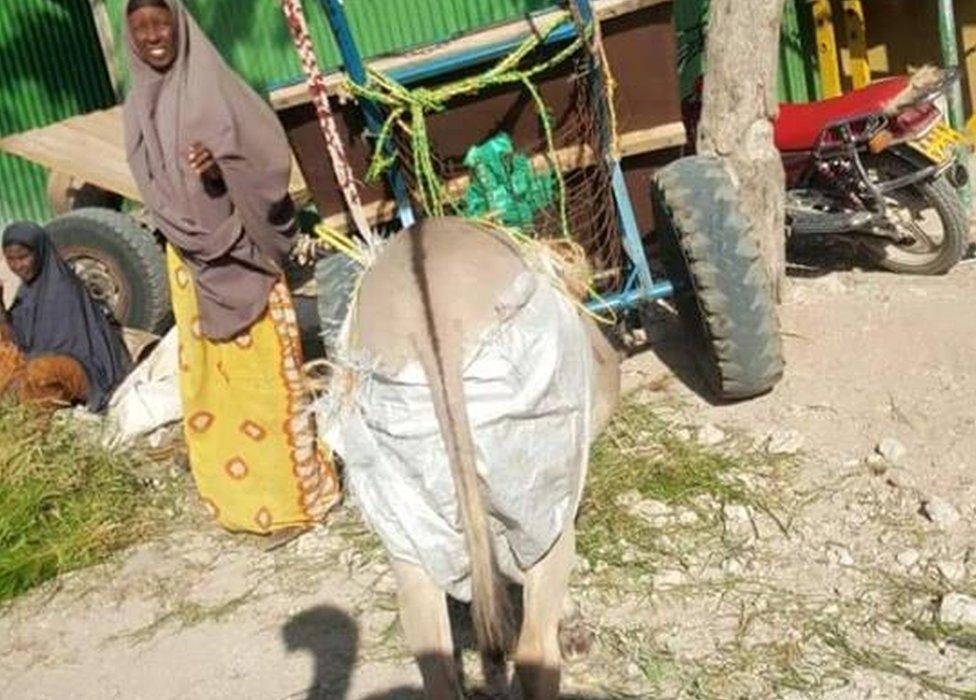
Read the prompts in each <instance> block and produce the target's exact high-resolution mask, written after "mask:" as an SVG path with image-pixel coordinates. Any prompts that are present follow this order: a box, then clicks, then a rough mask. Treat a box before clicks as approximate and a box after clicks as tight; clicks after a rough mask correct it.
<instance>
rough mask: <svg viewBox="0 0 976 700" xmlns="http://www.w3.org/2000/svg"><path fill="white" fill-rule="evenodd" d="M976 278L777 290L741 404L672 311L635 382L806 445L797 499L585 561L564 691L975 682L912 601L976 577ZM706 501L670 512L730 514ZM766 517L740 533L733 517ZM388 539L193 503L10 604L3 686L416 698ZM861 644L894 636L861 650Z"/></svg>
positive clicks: (725, 422) (681, 403) (820, 688)
mask: <svg viewBox="0 0 976 700" xmlns="http://www.w3.org/2000/svg"><path fill="white" fill-rule="evenodd" d="M974 298H976V264H973V263H966V264H963V265H961V266H960V267H959V268H957V269H956V270H955V271H954V272H953V273H952V274H950V275H949V276H947V277H944V278H931V279H929V278H925V279H923V278H910V277H898V276H894V275H888V274H884V273H865V272H858V271H846V272H836V273H832V274H830V275H828V276H823V277H819V278H813V279H796V280H795V281H794V284H793V292H792V294H791V298H790V301H789V302H788V303H787V304H785V305H784V306H783V307H782V311H781V315H782V326H783V330H784V332H785V337H786V340H785V345H786V355H787V361H788V371H787V375H786V377H785V378H784V380H783V382H782V384H781V385H780V386H779V387H777V389H776V390H775V391H774V392H773V393H772V394H770V395H768V396H765V397H762V398H759V399H756V400H753V401H749V402H746V403H740V404H735V405H728V406H714V405H711V404H709V403H708V402H707V401H705V400H703V399H702V398H700V397H699V395H698V394H697V393H696V392H695V390H694V387H695V385H696V380H695V376H694V373H693V372H692V371H691V368H690V365H689V363H688V361H687V360H688V358H687V353H686V351H685V348H684V345H683V343H682V340H681V335H680V332H678V328H677V327H676V325H675V324H674V323H672V322H666V321H665V322H661V323H660V325H659V327H658V328H657V330H656V331H655V332H654V333H653V335H654V336H655V337H654V349H653V350H652V351H649V352H645V353H643V354H640V355H638V356H636V357H634V358H631V359H630V360H628V362H627V363H626V366H625V380H626V383H627V385H628V386H629V387H637V386H648V385H650V386H654V387H657V389H656V391H654V392H653V396H652V400H653V401H655V402H658V403H659V404H660V406H661V415H662V416H665V417H666V419H667V420H668V421H669V422H670V423H672V424H673V426H674V430H675V431H679V432H683V433H684V435H685V436H686V437H688V436H690V438H691V439H692V440H694V439H696V435H698V434H699V431H701V429H702V428H705V427H706V426H707V429H708V430H709V431H712V428H717V429H718V435H717V436H715V435H714V431H713V436H712V437H711V438H708V439H709V441H710V442H713V443H716V444H717V445H718V447H717V449H729V450H733V449H734V450H746V451H750V450H752V451H757V452H759V453H764V452H765V453H768V452H769V450H770V441H772V443H773V447H772V449H773V450H774V451H776V450H781V451H782V452H785V453H787V454H788V455H794V456H793V457H792V459H794V460H795V461H796V466H795V468H794V471H793V472H791V474H790V475H789V477H788V478H786V479H783V480H774V479H767V478H766V476H764V475H760V476H754V477H752V478H751V481H750V483H751V484H752V486H753V487H754V489H755V492H756V493H757V494H759V495H760V496H761V495H763V494H770V493H773V492H775V494H776V496H777V498H776V499H774V500H776V502H777V503H780V502H782V503H788V506H784V508H785V510H784V512H786V511H787V510H788V512H789V514H790V517H789V520H788V522H787V525H786V526H784V527H782V528H776V527H771V522H772V520H771V519H769V518H767V517H765V515H764V514H763V513H764V512H765V511H763V512H760V509H759V508H757V507H753V506H743V507H741V508H739V510H735V511H730V510H729V506H728V505H725V506H723V505H722V504H709V503H708V502H704V505H703V508H704V509H707V508H713V510H714V511H715V512H716V513H717V514H718V516H720V518H721V520H722V522H723V523H724V528H725V533H726V534H724V535H722V536H721V537H718V538H713V539H710V540H709V539H707V538H705V539H700V540H695V542H699V541H700V542H701V546H700V547H699V546H698V545H695V546H694V547H692V549H694V550H695V551H694V552H692V553H691V554H690V555H688V556H683V557H676V556H671V555H669V554H667V553H665V554H662V555H661V561H660V562H655V564H656V573H655V574H654V576H653V577H652V578H651V579H650V580H648V581H646V585H643V586H641V587H638V588H637V589H631V590H630V591H620V590H618V591H611V592H608V591H607V590H605V589H604V588H601V587H600V586H599V585H598V580H599V579H598V577H597V575H596V573H593V572H587V571H585V569H586V567H585V566H584V572H583V573H582V574H580V575H579V576H578V577H577V582H576V587H575V592H576V596H577V599H578V600H579V604H580V607H581V610H582V612H583V614H584V615H585V616H586V617H587V619H589V620H591V621H592V624H593V626H594V628H595V630H596V633H597V643H596V646H595V648H594V651H593V652H592V654H591V657H590V658H589V659H588V660H586V661H584V662H582V663H580V664H577V665H576V666H573V667H571V668H570V669H569V670H568V672H567V681H566V685H567V687H568V690H571V691H573V692H578V693H579V694H580V695H582V696H585V697H620V696H621V695H623V694H624V693H628V694H629V696H630V697H648V698H649V697H655V698H658V697H660V698H664V697H729V698H731V697H749V698H760V697H797V698H799V697H817V698H819V697H824V698H837V699H840V698H896V697H898V698H907V697H942V695H941V693H942V692H943V691H944V688H943V690H939V687H937V685H933V684H932V683H927V682H925V681H924V680H921V681H920V680H919V677H920V676H921V677H926V678H927V677H929V676H931V677H933V678H934V677H938V678H939V679H941V680H940V681H939V682H940V683H942V682H944V683H945V684H946V687H950V686H951V688H956V689H958V688H967V687H968V689H969V691H970V692H972V691H973V688H972V686H973V684H974V679H976V654H974V653H973V652H972V651H967V649H966V648H965V645H958V644H953V643H951V640H950V642H946V640H945V639H939V640H935V641H932V640H928V641H926V640H922V639H921V638H920V637H919V635H918V634H917V633H916V634H911V633H909V631H908V629H909V622H908V621H909V618H911V616H912V615H914V614H915V613H918V614H921V615H924V614H927V613H926V612H925V611H927V610H929V609H930V608H931V607H932V606H936V607H938V605H939V601H940V600H941V599H942V597H943V596H945V595H947V594H948V593H949V592H951V591H959V592H966V591H971V590H972V588H973V585H974V580H976V578H974V577H976V561H970V559H971V557H972V554H973V552H972V551H971V549H970V548H971V546H972V544H973V543H974V542H976V537H974V535H976V457H974V455H976V403H974V401H973V399H972V397H973V396H976V372H974V367H976V342H974V340H976V310H974V308H973V299H974ZM672 376H673V377H675V379H672V380H669V379H668V377H672ZM733 435H735V436H740V437H739V438H737V440H738V441H737V442H735V444H734V445H733V444H732V442H733V441H732V439H731V436H733ZM886 438H893V439H895V440H897V441H898V443H900V445H901V446H902V447H903V448H904V454H902V455H899V456H898V457H897V459H894V460H892V461H893V462H894V463H887V462H885V463H882V462H880V461H879V459H878V458H877V457H872V454H873V453H874V452H875V448H876V446H877V445H878V444H879V443H880V442H882V441H883V440H885V439H886ZM726 443H728V445H729V446H728V447H727V448H723V447H722V445H723V444H726ZM811 494H812V495H811ZM801 496H802V498H801ZM933 498H937V499H941V500H940V501H939V502H940V503H941V502H942V501H944V502H946V503H948V504H949V506H950V509H951V511H954V512H955V517H950V518H949V520H950V521H951V522H949V521H947V522H945V523H943V524H942V525H939V524H935V523H932V522H930V521H929V520H928V519H926V518H925V517H924V516H923V511H924V508H925V504H926V503H930V502H932V500H933ZM756 502H757V503H758V502H759V497H758V496H757V501H756ZM766 502H772V501H771V500H770V501H766ZM702 513H703V511H699V513H698V515H697V516H692V517H691V518H690V519H689V518H685V515H684V514H683V513H678V512H675V513H672V514H671V515H673V516H674V517H675V518H677V521H678V522H686V521H689V520H690V521H692V522H693V521H694V517H698V518H704V519H705V521H706V522H711V520H709V519H708V518H709V517H710V516H708V515H707V514H705V515H703V514H702ZM770 513H772V510H770ZM671 515H668V514H667V513H665V516H664V517H671ZM351 517H352V516H351V515H349V514H348V513H347V515H346V520H349V518H351ZM780 519H781V520H783V521H784V522H786V518H785V517H783V518H780ZM177 520H180V518H177ZM180 521H181V520H180ZM749 521H751V526H747V527H746V528H745V530H746V532H745V534H744V535H743V536H742V538H740V539H738V540H732V539H730V535H729V534H728V533H729V532H731V531H732V530H734V529H735V528H734V527H732V526H731V525H730V523H731V524H732V525H734V523H735V522H739V524H740V525H741V524H742V523H743V522H749ZM181 522H182V521H181ZM716 522H717V520H716ZM693 529H694V528H687V531H688V535H687V536H688V537H689V538H694V537H698V536H699V535H696V534H692V532H691V530H693ZM668 532H669V533H671V534H669V535H668V537H670V538H672V539H673V538H675V537H676V535H675V534H674V533H675V532H678V535H677V536H678V537H680V533H681V532H682V531H681V530H680V529H679V530H677V531H675V530H669V531H668ZM696 532H698V531H696ZM702 532H704V530H702ZM699 534H700V532H699ZM662 537H663V536H662ZM369 542H370V539H369V536H368V535H366V534H364V533H363V532H362V531H361V530H360V529H359V528H358V526H356V525H355V524H354V523H351V522H345V523H340V524H338V525H336V526H335V527H333V528H330V529H329V530H327V531H324V532H321V533H318V534H315V535H311V536H306V537H303V538H301V539H300V540H298V541H297V542H296V543H294V544H293V545H290V546H289V547H286V548H284V549H282V550H279V551H277V552H274V553H262V552H260V551H259V550H258V549H257V548H255V547H254V546H253V545H250V544H248V543H246V542H241V541H239V540H233V539H231V538H228V537H226V536H224V535H222V534H220V533H218V532H216V531H213V530H212V529H210V528H208V527H189V526H186V525H185V524H183V525H181V524H177V525H176V527H175V530H174V532H173V533H172V534H170V535H169V536H167V537H166V538H163V539H160V540H158V541H155V542H152V543H148V544H145V545H142V546H140V547H138V548H135V549H133V550H131V551H129V552H126V553H123V554H122V555H120V556H119V557H117V559H116V560H115V561H113V562H111V563H110V564H108V565H105V566H101V567H98V568H96V569H93V570H88V571H83V572H78V573H75V574H72V575H70V576H67V577H65V578H64V579H62V580H61V581H59V582H57V583H55V584H52V585H49V586H45V587H43V588H42V589H40V590H38V591H36V592H34V593H32V594H29V595H27V596H25V597H24V598H22V599H20V600H19V601H17V602H16V603H15V604H14V605H12V606H11V607H9V608H8V609H6V610H3V611H0V627H2V629H3V633H2V634H0V697H3V698H17V699H24V700H27V699H30V700H40V699H42V698H50V699H52V700H53V699H54V698H58V699H60V698H66V697H71V698H78V699H82V698H91V699H93V700H94V699H96V698H97V699H99V700H102V699H105V698H126V699H128V698H147V699H148V698H153V699H158V700H165V699H168V698H173V699H175V698H180V699H181V700H195V699H200V700H203V699H204V698H206V699H208V700H215V699H221V698H227V699H230V698H247V699H249V698H254V699H255V700H285V699H303V700H304V699H306V698H307V699H308V700H311V699H313V698H337V699H338V698H350V699H360V698H413V697H419V694H418V690H417V687H418V683H419V681H418V674H417V672H416V671H415V669H414V667H413V665H412V664H411V662H410V660H409V658H407V656H406V655H405V653H404V650H403V648H402V646H401V643H400V641H399V634H398V630H397V628H396V624H395V621H396V618H395V613H394V611H393V598H392V590H393V584H392V579H391V577H390V575H389V571H388V569H387V567H386V564H385V562H384V561H383V559H382V556H381V555H379V554H378V553H377V552H376V550H375V548H374V547H372V546H370V545H369ZM886 574H897V575H898V577H899V578H898V580H899V581H909V582H910V581H915V582H918V584H919V586H918V588H917V590H916V589H911V590H910V591H909V592H908V593H906V594H905V595H904V596H900V597H892V596H891V595H889V593H890V592H891V591H890V590H889V589H888V588H885V587H884V586H883V585H882V584H880V583H879V580H880V579H881V577H883V576H884V575H886ZM642 580H643V579H642ZM933 587H934V588H933ZM913 591H914V592H913ZM919 611H921V612H919ZM824 630H832V632H831V633H830V634H828V633H827V632H825V631H824ZM838 640H841V641H838ZM859 644H864V645H867V644H871V645H873V646H872V647H871V649H873V650H874V652H875V653H874V655H873V656H871V655H868V654H856V653H854V652H856V651H857V650H858V649H859V648H860V647H858V645H859ZM852 650H853V651H852ZM892 659H894V661H892ZM696 674H697V675H696ZM689 679H690V680H689ZM696 679H697V680H696ZM716 679H718V680H716ZM695 688H697V690H695ZM706 691H707V692H706ZM957 696H958V697H971V696H961V695H957Z"/></svg>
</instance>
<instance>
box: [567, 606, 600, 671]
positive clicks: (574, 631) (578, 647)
mask: <svg viewBox="0 0 976 700" xmlns="http://www.w3.org/2000/svg"><path fill="white" fill-rule="evenodd" d="M592 646H593V632H592V631H591V630H590V629H589V628H588V627H587V626H586V623H585V622H584V621H583V616H582V615H579V614H578V613H577V614H575V615H573V616H571V617H567V618H565V619H563V620H561V621H560V622H559V651H560V653H561V654H562V657H563V661H565V662H566V663H572V662H574V661H579V660H580V659H582V658H584V657H585V656H586V655H587V654H589V653H590V648H591V647H592Z"/></svg>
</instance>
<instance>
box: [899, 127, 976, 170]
mask: <svg viewBox="0 0 976 700" xmlns="http://www.w3.org/2000/svg"><path fill="white" fill-rule="evenodd" d="M964 143H966V139H965V137H964V136H963V135H962V134H960V133H959V132H958V131H956V130H955V129H953V128H952V127H951V126H949V125H948V124H946V123H945V122H939V123H938V124H936V125H935V127H934V128H933V129H932V130H931V131H930V132H929V133H927V134H926V135H925V136H924V137H923V138H920V139H916V140H914V141H909V142H908V145H909V146H911V147H912V148H914V149H915V150H916V151H918V152H919V153H921V154H922V155H924V156H925V157H926V158H928V159H929V160H931V161H932V162H933V163H937V164H940V165H941V164H942V163H945V162H946V161H947V160H950V159H951V158H953V157H954V156H955V154H956V148H958V147H959V146H961V145H963V144H964Z"/></svg>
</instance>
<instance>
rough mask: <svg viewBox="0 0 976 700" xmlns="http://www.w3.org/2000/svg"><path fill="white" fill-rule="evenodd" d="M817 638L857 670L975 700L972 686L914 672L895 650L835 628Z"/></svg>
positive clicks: (953, 696) (946, 694)
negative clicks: (867, 643)
mask: <svg viewBox="0 0 976 700" xmlns="http://www.w3.org/2000/svg"><path fill="white" fill-rule="evenodd" d="M821 637H822V639H823V641H824V643H825V644H827V646H829V647H830V648H831V649H833V650H834V652H835V653H836V654H837V655H838V656H840V657H841V658H843V659H845V660H846V661H847V662H848V663H849V664H850V665H852V666H854V667H856V668H858V669H870V670H873V671H879V672H882V673H887V674H890V675H893V676H900V677H902V678H905V679H908V680H911V681H913V682H915V683H917V684H918V685H920V686H921V687H923V688H925V689H926V690H930V691H933V692H936V693H941V694H942V695H945V696H947V697H951V698H961V699H962V700H976V688H961V687H959V686H955V685H950V684H949V683H947V682H945V681H944V680H942V679H940V678H936V677H934V676H933V675H931V674H929V673H927V672H926V671H924V670H923V671H917V670H915V669H913V668H911V667H910V666H909V665H908V663H906V661H905V660H904V659H903V658H902V657H901V655H899V654H897V653H896V652H893V651H890V650H887V649H872V648H868V647H866V646H859V645H857V644H855V643H854V642H853V641H852V640H851V639H850V638H849V637H847V636H846V635H845V634H844V633H843V632H842V631H840V630H839V629H836V628H834V629H830V628H827V629H824V630H822V631H821Z"/></svg>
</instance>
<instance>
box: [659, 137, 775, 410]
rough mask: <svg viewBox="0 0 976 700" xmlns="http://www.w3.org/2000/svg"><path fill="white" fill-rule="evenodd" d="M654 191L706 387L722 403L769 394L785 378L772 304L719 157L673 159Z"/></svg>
mask: <svg viewBox="0 0 976 700" xmlns="http://www.w3.org/2000/svg"><path fill="white" fill-rule="evenodd" d="M653 190H654V191H653V198H654V207H655V220H656V221H657V222H658V232H659V235H660V247H661V258H662V262H663V263H664V266H665V268H666V269H667V272H668V276H669V277H670V279H671V281H672V283H673V284H674V286H675V297H674V300H675V304H676V306H677V308H678V312H679V313H680V315H681V319H682V321H683V323H684V326H685V329H686V331H687V333H688V336H689V339H690V340H691V342H692V344H693V346H694V348H695V362H696V364H697V365H698V367H699V370H700V371H701V373H702V374H703V375H704V378H705V380H706V382H707V384H708V386H709V389H710V390H711V391H712V392H713V393H714V394H715V396H716V398H718V399H720V400H737V399H746V398H750V397H753V396H757V395H758V394H762V393H764V392H767V391H769V390H770V389H772V388H773V386H775V385H776V383H777V382H778V381H779V380H780V378H781V377H782V375H783V349H782V342H781V339H780V335H779V324H778V322H777V319H776V307H775V303H774V301H773V297H772V292H771V285H770V283H769V277H768V275H767V274H766V270H765V268H764V267H763V264H762V260H761V258H760V255H759V249H758V247H757V246H756V244H755V243H754V242H753V240H752V237H751V234H750V230H749V229H750V226H749V222H748V220H747V219H746V217H745V216H744V215H743V214H742V212H741V211H740V209H739V204H738V200H737V194H736V190H735V186H734V185H733V183H732V179H731V177H730V176H729V174H728V172H727V171H726V170H725V168H724V167H723V165H722V160H721V159H720V158H717V157H713V156H691V157H688V158H682V159H680V160H677V161H675V162H673V163H671V164H670V165H668V166H667V167H665V168H662V169H661V170H660V171H658V173H657V174H656V175H655V177H654V186H653Z"/></svg>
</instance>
